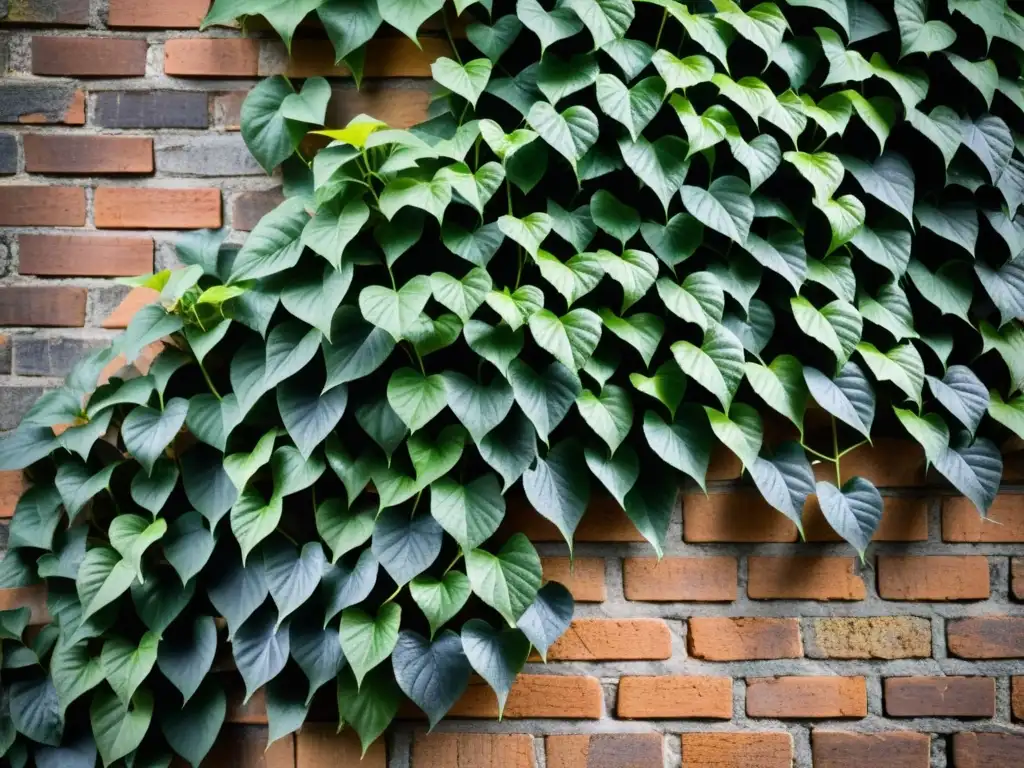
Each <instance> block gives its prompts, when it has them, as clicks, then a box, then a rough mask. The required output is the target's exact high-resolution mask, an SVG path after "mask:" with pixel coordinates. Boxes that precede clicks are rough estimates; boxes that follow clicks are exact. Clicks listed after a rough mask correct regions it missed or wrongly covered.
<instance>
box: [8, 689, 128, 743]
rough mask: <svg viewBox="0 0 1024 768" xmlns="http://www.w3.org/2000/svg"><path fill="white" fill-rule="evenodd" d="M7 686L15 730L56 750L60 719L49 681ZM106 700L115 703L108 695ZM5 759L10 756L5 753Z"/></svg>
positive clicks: (61, 724) (59, 712)
mask: <svg viewBox="0 0 1024 768" xmlns="http://www.w3.org/2000/svg"><path fill="white" fill-rule="evenodd" d="M6 685H8V684H6V683H5V686H6ZM9 685H10V689H9V697H10V698H9V703H8V706H9V707H10V718H11V722H12V723H13V725H14V728H15V730H16V731H17V732H18V733H20V734H23V735H24V736H26V737H28V738H29V739H31V740H32V741H35V742H38V743H39V744H46V745H48V746H51V747H57V746H60V743H61V737H62V735H63V732H64V719H63V716H62V713H61V710H60V705H59V703H58V700H57V691H56V689H55V688H54V686H53V683H52V682H50V679H49V678H48V677H47V676H45V675H35V674H33V675H32V677H30V678H29V679H26V680H16V681H11V682H10V683H9ZM5 693H6V691H5ZM110 698H112V699H113V700H114V701H115V702H116V701H117V699H116V698H114V696H113V695H112V694H110ZM8 756H9V757H11V756H13V755H11V754H10V753H8Z"/></svg>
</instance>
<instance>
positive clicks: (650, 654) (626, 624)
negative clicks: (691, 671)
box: [548, 619, 672, 661]
mask: <svg viewBox="0 0 1024 768" xmlns="http://www.w3.org/2000/svg"><path fill="white" fill-rule="evenodd" d="M671 655H672V633H671V632H669V629H668V625H667V624H665V622H664V621H662V620H661V619H576V620H574V621H573V622H572V624H570V625H569V629H568V630H566V632H565V634H564V635H562V636H561V637H560V638H558V640H556V641H555V644H554V645H552V646H551V648H550V650H549V651H548V659H549V660H556V661H616V660H617V661H636V660H646V659H650V660H661V659H667V658H669V657H670V656H671Z"/></svg>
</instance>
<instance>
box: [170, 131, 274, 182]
mask: <svg viewBox="0 0 1024 768" xmlns="http://www.w3.org/2000/svg"><path fill="white" fill-rule="evenodd" d="M156 168H157V170H158V171H162V172H163V173H170V174H174V175H176V176H264V175H265V174H266V172H265V171H264V170H263V169H262V168H261V167H260V164H259V163H257V162H256V158H254V157H253V156H252V153H250V152H249V149H248V148H247V147H246V146H245V141H243V140H242V137H241V135H239V134H227V135H220V136H218V135H206V136H173V137H167V138H158V139H157V141H156Z"/></svg>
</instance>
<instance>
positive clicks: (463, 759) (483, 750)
mask: <svg viewBox="0 0 1024 768" xmlns="http://www.w3.org/2000/svg"><path fill="white" fill-rule="evenodd" d="M330 765H331V766H340V765H345V764H344V763H338V762H335V763H330ZM352 765H358V763H357V762H355V761H353V762H352ZM536 765H537V762H536V759H535V757H534V753H533V737H532V736H530V735H528V734H525V733H510V734H496V733H422V732H420V733H417V734H416V738H415V739H414V740H413V744H412V768H441V766H444V768H535V766H536ZM300 766H301V763H300ZM302 768H305V766H302Z"/></svg>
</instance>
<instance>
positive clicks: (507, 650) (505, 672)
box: [462, 619, 530, 718]
mask: <svg viewBox="0 0 1024 768" xmlns="http://www.w3.org/2000/svg"><path fill="white" fill-rule="evenodd" d="M462 647H463V648H464V649H465V652H466V658H467V659H468V660H469V663H470V664H471V665H472V667H473V670H474V671H475V672H476V673H477V674H478V675H480V677H482V678H483V679H484V680H486V681H487V684H488V685H489V686H491V689H492V690H493V691H494V693H495V695H496V696H497V697H498V717H499V718H501V716H502V714H503V713H504V711H505V702H506V701H507V700H508V694H509V691H510V690H511V689H512V684H513V683H514V682H515V679H516V676H517V675H518V674H519V672H520V671H521V670H522V668H523V666H524V665H525V664H526V659H527V657H528V656H529V655H530V641H529V640H528V639H527V637H526V635H525V634H524V633H523V632H522V631H520V630H519V629H505V630H496V629H494V628H493V627H492V626H491V625H490V624H488V623H487V622H486V621H483V620H481V619H471V620H470V621H467V622H466V624H465V625H464V626H463V627H462Z"/></svg>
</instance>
